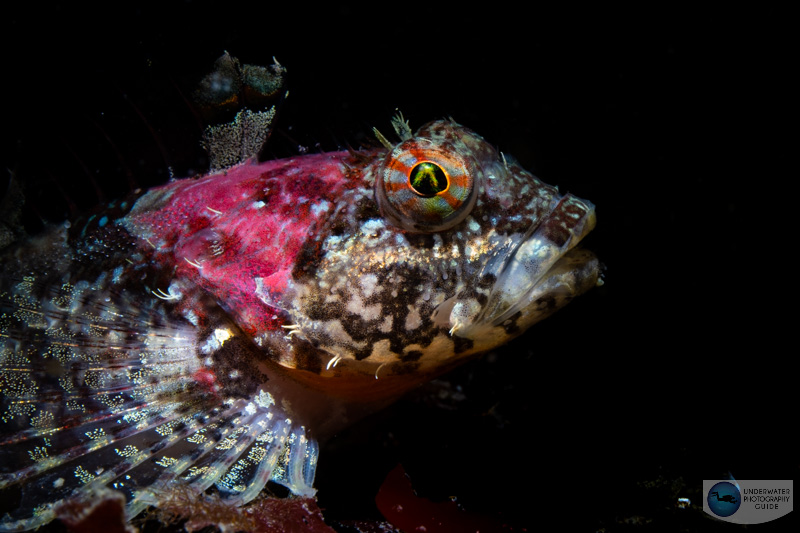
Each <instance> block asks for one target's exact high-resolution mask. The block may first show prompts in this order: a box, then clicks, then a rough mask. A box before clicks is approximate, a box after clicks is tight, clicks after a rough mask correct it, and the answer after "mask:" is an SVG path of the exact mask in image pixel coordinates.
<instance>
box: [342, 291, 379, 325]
mask: <svg viewBox="0 0 800 533" xmlns="http://www.w3.org/2000/svg"><path fill="white" fill-rule="evenodd" d="M346 309H347V310H348V311H350V312H351V313H353V314H354V315H358V316H360V317H361V318H363V319H364V320H367V321H372V320H378V319H379V318H380V317H381V313H382V311H383V306H381V304H375V305H364V301H363V300H362V299H361V298H360V297H359V296H358V295H356V294H353V295H351V298H350V301H349V302H347V307H346Z"/></svg>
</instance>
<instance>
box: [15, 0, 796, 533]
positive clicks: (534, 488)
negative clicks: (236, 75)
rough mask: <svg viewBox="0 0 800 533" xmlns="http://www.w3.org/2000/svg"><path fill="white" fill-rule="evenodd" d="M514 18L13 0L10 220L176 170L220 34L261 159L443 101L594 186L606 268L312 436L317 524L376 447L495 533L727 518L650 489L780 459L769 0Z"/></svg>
mask: <svg viewBox="0 0 800 533" xmlns="http://www.w3.org/2000/svg"><path fill="white" fill-rule="evenodd" d="M527 9H528V8H526V10H525V11H520V10H519V8H518V9H512V8H510V7H509V6H505V5H503V4H502V3H493V4H487V5H481V6H480V9H479V10H471V9H469V8H466V7H463V6H462V5H460V4H459V7H457V8H456V7H434V6H432V5H431V6H427V5H410V4H386V6H385V7H384V6H383V5H382V4H381V5H379V4H376V5H373V6H372V7H370V8H368V9H365V8H363V7H362V8H359V7H355V6H344V5H334V4H326V5H325V6H322V7H319V6H315V7H312V6H311V5H310V4H308V5H307V4H305V3H302V5H301V3H297V5H296V6H291V5H288V6H286V5H284V6H279V7H276V6H268V5H267V3H262V5H261V6H260V7H253V6H248V5H246V4H244V3H237V2H219V3H217V2H171V3H165V5H162V6H158V7H148V6H147V5H146V4H142V3H136V4H133V3H131V4H114V7H112V6H111V4H108V5H105V6H103V7H98V8H86V7H75V6H74V5H72V3H58V2H56V3H53V4H36V5H29V6H26V7H19V6H16V7H14V8H11V11H10V12H7V14H6V15H5V17H4V27H5V28H4V30H3V50H4V52H5V54H4V61H3V101H4V102H5V106H4V119H3V129H4V132H5V135H6V136H7V140H6V141H5V142H3V145H2V150H3V162H4V163H5V165H6V167H7V168H8V169H10V170H14V171H15V172H16V174H17V176H18V177H19V179H20V181H21V182H23V183H24V184H25V186H26V197H27V206H26V222H27V223H28V224H29V225H35V224H36V220H37V219H42V218H44V219H48V220H51V221H56V220H59V219H62V218H63V217H65V216H69V215H70V214H71V212H70V209H72V213H75V212H80V211H81V210H83V209H86V208H88V207H90V206H91V205H92V204H95V203H98V202H99V201H100V200H101V199H111V198H114V197H117V196H121V195H122V194H125V192H126V191H128V190H129V189H130V188H132V187H137V186H138V187H147V186H152V185H154V184H158V183H163V182H164V181H165V180H166V179H168V177H169V175H170V172H172V173H174V174H175V175H176V176H183V175H189V174H193V173H198V172H202V171H203V170H204V165H205V164H206V162H205V160H204V154H203V152H202V150H200V148H199V145H198V139H199V135H200V127H199V125H198V122H197V120H196V118H195V116H194V115H193V114H192V111H191V108H190V107H189V105H187V104H186V103H185V101H184V97H186V96H187V95H188V91H189V90H190V89H191V88H192V86H193V83H194V82H195V81H196V80H197V79H198V78H199V77H200V76H202V75H203V74H204V73H205V72H206V71H207V70H208V69H209V68H210V66H211V64H212V63H213V61H214V60H215V59H216V58H217V57H218V56H219V55H220V54H221V53H222V52H223V51H224V50H227V51H229V52H230V53H231V54H233V55H234V56H237V57H239V58H240V59H241V60H242V61H243V62H248V63H255V64H267V63H269V62H270V61H271V60H272V57H273V56H274V57H275V58H276V59H277V60H278V61H279V62H280V63H281V64H282V65H284V66H285V67H286V68H287V69H288V73H289V91H290V94H289V97H288V98H287V99H286V101H285V102H284V105H283V107H282V109H281V115H280V117H279V120H278V123H277V126H276V130H275V131H274V133H273V136H272V139H271V143H272V144H271V145H270V150H271V155H273V156H275V157H284V156H289V155H293V154H295V153H297V151H298V150H308V151H311V152H315V151H320V150H324V151H329V150H336V149H338V148H340V147H344V146H348V145H349V146H354V147H357V146H359V145H360V144H361V143H362V142H364V141H365V140H366V139H368V138H370V137H371V136H372V134H371V129H372V127H373V126H377V127H378V128H379V129H381V130H382V131H383V132H384V133H385V134H388V133H390V131H391V127H390V125H389V120H390V118H391V116H392V115H393V114H394V113H395V110H396V109H399V110H401V111H402V112H403V114H404V115H405V117H406V118H407V119H409V120H410V122H411V125H412V127H413V128H416V127H418V126H420V125H422V124H423V123H425V122H427V121H429V120H433V119H437V118H441V117H446V116H451V117H453V118H454V119H455V120H456V121H458V122H460V123H462V124H464V125H465V126H468V127H470V128H472V129H474V130H475V131H477V132H478V133H480V134H481V135H483V136H484V137H485V138H486V139H487V140H489V141H490V142H492V143H493V144H495V145H496V146H497V147H498V148H499V149H500V150H501V151H503V152H505V153H508V154H511V155H513V156H515V157H516V158H517V159H518V160H520V162H521V163H522V164H523V166H524V167H526V168H528V169H529V170H531V171H533V172H534V173H535V174H537V175H538V176H539V177H541V178H542V179H543V180H544V181H546V182H548V183H553V184H558V185H559V186H560V187H561V190H562V191H569V192H572V193H574V194H576V195H578V196H581V197H583V198H587V199H590V200H591V201H592V202H594V203H595V204H596V205H597V215H598V226H597V229H596V230H595V232H594V234H593V235H592V236H591V237H590V239H589V241H588V242H587V246H588V247H590V248H591V249H593V250H595V251H596V252H597V254H598V255H599V256H600V258H601V259H602V261H603V262H604V263H605V264H606V266H607V272H606V284H605V285H604V286H603V287H601V288H600V289H597V290H595V291H593V292H592V293H590V294H588V295H586V296H584V297H583V298H581V299H579V300H578V301H576V302H575V303H573V304H572V305H571V306H569V308H567V309H565V310H563V311H561V312H559V313H558V314H557V315H556V316H555V317H553V318H552V319H549V320H548V321H547V322H545V323H542V324H540V325H537V326H536V327H535V328H534V329H532V330H531V331H529V332H528V333H527V334H526V335H524V336H523V337H521V338H520V339H518V340H517V341H515V342H514V343H512V344H511V345H509V346H507V347H505V348H503V349H501V350H499V351H498V352H497V354H496V355H497V356H496V357H494V356H492V357H490V358H489V359H488V360H485V361H483V362H480V363H477V364H474V365H470V366H468V367H467V368H465V369H462V370H460V371H458V372H457V373H456V374H455V375H454V376H453V377H451V378H449V379H447V380H444V381H442V382H439V383H437V384H435V385H434V386H432V387H429V388H428V389H426V391H427V392H421V393H419V394H417V395H415V396H412V398H411V399H409V400H406V401H404V402H402V403H401V404H400V405H399V406H396V407H395V408H393V409H391V410H390V411H389V412H388V413H385V414H383V415H381V416H379V417H376V420H373V421H371V422H370V423H371V424H372V425H367V426H361V427H359V428H355V429H354V430H353V431H352V432H351V433H350V434H349V435H345V436H343V437H342V438H341V440H340V442H338V443H335V444H333V445H332V446H330V448H329V450H328V451H327V452H326V451H325V450H323V455H322V457H321V461H320V469H319V472H318V487H319V489H320V494H319V501H320V505H321V506H323V507H325V508H326V515H327V516H329V517H331V519H332V520H333V519H336V520H347V519H362V518H363V519H372V518H379V515H376V514H375V511H374V509H372V508H371V505H372V504H371V500H372V497H373V496H374V493H375V490H377V486H378V485H380V482H381V481H382V479H383V478H384V477H385V475H386V473H387V472H388V471H389V470H390V469H391V468H392V467H393V466H394V465H395V464H397V463H398V462H400V463H403V464H404V466H405V467H406V470H408V471H409V472H410V473H411V474H412V480H413V481H414V483H415V485H418V486H419V487H420V491H421V492H422V493H423V494H425V495H427V496H430V497H433V498H436V497H442V496H443V495H447V496H457V497H458V498H459V501H460V502H462V504H464V505H465V506H466V507H468V508H469V509H470V510H472V511H474V512H478V513H484V514H493V513H501V514H502V515H503V516H505V517H506V519H507V520H508V521H509V523H512V524H514V525H515V527H516V528H517V529H515V530H521V529H519V528H522V527H528V528H529V529H528V530H531V529H532V528H533V527H536V524H537V523H539V522H540V521H544V520H546V521H552V520H557V521H560V522H561V523H562V525H563V526H564V527H567V528H569V529H570V530H577V531H595V530H599V529H601V528H606V531H627V530H633V529H636V530H648V531H649V530H661V529H664V530H679V529H686V530H698V529H700V530H707V529H711V530H719V531H727V530H735V529H739V527H738V526H732V525H727V524H719V523H715V522H712V521H711V520H706V519H705V518H704V517H703V516H702V513H701V512H700V511H698V510H697V508H695V509H691V510H688V511H686V512H683V511H679V510H676V508H675V501H676V499H677V497H679V496H686V497H691V498H692V503H693V504H695V505H696V506H699V505H701V503H702V495H701V489H700V486H701V485H700V484H701V481H702V480H703V479H715V478H721V477H724V476H727V475H728V473H730V474H731V475H733V476H734V477H736V478H739V479H788V478H794V477H796V474H797V446H796V442H795V441H794V439H793V438H791V437H790V436H789V435H790V429H791V426H792V425H796V413H797V410H796V408H794V409H791V407H793V406H794V405H795V404H794V403H792V402H793V400H792V398H793V397H794V395H793V394H792V391H793V390H794V389H795V388H796V385H795V382H796V372H794V375H792V374H793V372H792V371H790V370H789V364H790V362H791V361H792V360H793V359H796V357H797V355H796V354H797V348H796V343H795V342H793V335H792V331H793V330H792V327H793V326H794V324H793V322H795V320H794V319H795V318H796V312H795V311H792V309H793V306H794V305H795V302H796V300H795V296H794V294H795V292H794V291H793V289H794V285H795V282H794V274H793V271H794V264H795V261H794V260H792V259H791V258H790V255H791V243H792V241H793V239H792V238H791V237H793V233H794V225H793V224H792V225H790V224H789V223H787V222H786V219H788V218H790V217H791V214H792V212H793V211H795V208H794V207H793V201H794V196H793V195H792V192H791V191H790V189H789V186H790V183H791V182H792V181H794V178H796V172H793V173H791V174H790V172H789V170H788V167H784V166H783V165H782V164H781V163H780V161H781V160H782V159H783V158H784V157H785V156H783V154H785V153H786V152H787V151H788V146H789V141H788V139H789V137H788V132H787V131H786V130H787V128H788V127H789V125H790V123H789V117H788V115H789V109H788V104H787V101H788V100H787V99H786V98H785V96H786V94H787V92H788V89H787V83H788V82H787V79H788V72H789V71H790V70H792V69H796V58H795V59H793V60H792V61H789V59H788V47H789V44H790V41H791V39H790V37H791V33H790V32H789V30H788V29H787V27H786V26H787V25H786V24H785V21H786V20H787V19H788V16H787V14H786V13H783V12H780V11H778V10H774V9H772V8H755V7H751V8H749V9H744V8H741V9H739V10H731V9H730V8H727V9H724V10H723V9H721V10H712V9H705V10H698V9H694V8H692V9H688V8H687V9H680V8H671V9H668V8H655V7H648V8H645V9H642V8H638V9H636V8H635V9H632V10H631V9H621V8H597V7H595V8H591V9H589V10H586V9H583V8H581V9H578V8H577V7H569V8H567V7H565V8H564V9H559V10H554V9H541V8H537V7H532V8H530V11H527ZM793 149H794V150H796V147H795V146H793ZM170 169H171V170H170ZM790 180H791V181H790ZM0 183H5V182H4V181H3V182H0ZM70 203H71V204H73V206H72V208H70ZM457 386H460V387H462V388H463V391H464V392H465V398H466V399H461V398H462V397H461V396H460V395H454V394H452V393H453V391H454V390H455V389H454V388H455V387H457ZM441 390H445V391H449V392H448V394H447V395H444V399H443V400H441V401H438V402H437V401H434V400H433V399H432V398H433V397H435V394H434V393H435V392H437V391H441ZM431 391H434V393H431ZM787 523H788V522H784V524H783V526H784V527H785V526H786V524H787ZM762 527H765V528H769V527H770V526H762ZM776 527H777V526H776ZM639 528H644V529H639ZM765 530H766V529H765Z"/></svg>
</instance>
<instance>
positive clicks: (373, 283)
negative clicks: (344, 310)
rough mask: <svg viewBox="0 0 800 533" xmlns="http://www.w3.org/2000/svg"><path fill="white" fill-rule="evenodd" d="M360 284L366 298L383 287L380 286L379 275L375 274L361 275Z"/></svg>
mask: <svg viewBox="0 0 800 533" xmlns="http://www.w3.org/2000/svg"><path fill="white" fill-rule="evenodd" d="M358 284H359V285H361V291H362V294H363V295H364V298H369V297H370V296H372V295H373V294H374V293H375V291H376V289H377V290H380V289H381V287H379V286H378V276H376V275H375V274H366V275H364V276H361V277H360V278H359V280H358Z"/></svg>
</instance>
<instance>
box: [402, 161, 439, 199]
mask: <svg viewBox="0 0 800 533" xmlns="http://www.w3.org/2000/svg"><path fill="white" fill-rule="evenodd" d="M408 184H409V185H411V188H412V189H413V190H414V192H415V193H417V194H418V195H420V196H422V197H424V198H433V197H434V196H436V195H437V194H439V193H440V192H442V191H446V190H447V186H448V182H447V175H446V174H445V173H444V170H442V167H440V166H439V165H437V164H435V163H431V162H430V161H423V162H422V163H419V164H418V165H416V166H415V167H414V168H412V169H411V173H410V174H409V175H408Z"/></svg>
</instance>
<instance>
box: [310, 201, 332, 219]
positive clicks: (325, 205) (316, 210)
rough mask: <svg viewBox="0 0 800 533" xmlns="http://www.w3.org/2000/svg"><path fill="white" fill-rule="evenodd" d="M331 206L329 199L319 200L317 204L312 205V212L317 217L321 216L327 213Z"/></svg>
mask: <svg viewBox="0 0 800 533" xmlns="http://www.w3.org/2000/svg"><path fill="white" fill-rule="evenodd" d="M330 208H331V204H330V202H328V201H327V200H322V201H321V202H317V203H316V204H314V205H312V206H311V213H312V214H313V215H314V216H315V217H319V216H320V215H321V214H323V213H327V212H328V210H329V209H330Z"/></svg>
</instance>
